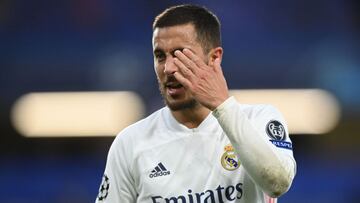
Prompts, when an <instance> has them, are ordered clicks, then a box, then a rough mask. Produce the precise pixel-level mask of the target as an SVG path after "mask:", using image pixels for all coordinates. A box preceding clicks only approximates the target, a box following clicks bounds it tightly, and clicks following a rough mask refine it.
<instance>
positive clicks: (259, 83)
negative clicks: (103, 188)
mask: <svg viewBox="0 0 360 203" xmlns="http://www.w3.org/2000/svg"><path fill="white" fill-rule="evenodd" d="M178 3H183V2H182V1H166V0H159V1H148V0H134V1H128V2H127V1H124V0H117V1H115V0H58V1H55V0H30V1H27V0H0V92H1V94H0V202H4V203H6V202H11V203H18V202H29V203H38V202H39V203H45V202H46V203H48V202H54V203H62V202H78V203H82V202H93V201H94V200H95V198H96V196H97V192H98V187H99V184H100V182H101V177H102V173H103V170H104V166H105V161H106V154H107V150H108V149H109V146H110V144H111V142H112V140H113V139H114V137H112V136H105V137H104V136H102V135H105V133H104V134H101V133H99V134H97V135H95V136H93V135H92V136H91V137H79V136H77V135H75V134H74V135H73V136H74V137H72V136H67V137H61V135H59V136H58V137H52V138H50V137H37V138H29V137H24V136H23V135H21V134H20V133H19V132H20V131H19V130H16V129H15V127H16V124H15V123H14V122H13V120H14V119H13V120H12V118H13V117H12V116H11V115H12V114H13V112H14V105H15V103H16V101H18V99H19V98H20V97H22V96H23V95H25V94H27V93H30V92H74V91H75V92H79V91H86V92H88V91H96V92H101V91H132V92H135V93H136V94H137V95H138V96H139V97H140V98H141V99H142V101H143V105H144V112H143V113H144V115H148V114H150V113H151V112H153V111H155V110H156V109H158V108H160V107H161V106H163V103H162V101H161V98H160V96H159V93H158V87H157V82H156V79H155V74H154V71H153V64H152V48H151V35H152V32H151V24H152V20H153V18H154V16H155V15H156V14H158V13H159V12H160V11H162V10H163V9H164V8H166V7H168V6H170V5H174V4H178ZM191 3H197V4H201V5H205V6H207V7H208V8H210V9H211V10H213V11H214V12H215V13H216V14H217V15H218V16H219V18H220V19H221V21H222V33H223V47H224V49H225V58H224V61H223V69H224V73H225V76H226V77H227V81H228V85H229V87H230V88H231V89H289V88H291V89H304V88H305V89H306V88H317V89H324V90H326V91H328V92H329V93H331V94H332V95H334V96H335V97H336V99H337V101H338V102H339V104H340V107H341V117H340V120H339V123H338V124H337V125H336V127H335V128H333V129H332V130H331V131H329V132H326V133H325V134H320V135H315V134H301V133H300V134H299V133H297V134H292V135H291V137H292V140H293V144H294V154H295V157H296V159H297V163H298V172H297V176H296V178H295V180H294V183H293V186H292V188H291V189H290V191H289V192H288V193H287V194H285V195H284V196H283V197H282V198H281V199H280V201H279V202H284V203H304V202H315V203H335V202H336V203H338V202H347V203H349V202H350V203H355V202H360V193H359V188H360V183H359V181H360V177H359V176H360V175H359V171H360V162H359V160H360V159H359V155H360V153H359V152H360V147H359V146H360V136H359V131H360V125H359V124H360V122H359V121H360V57H359V56H360V3H359V1H357V0H327V1H325V0H302V1H300V0H297V1H288V0H273V1H267V0H256V1H235V0H231V1H221V2H220V1H201V0H198V1H192V2H191ZM283 99H284V100H286V99H287V98H283ZM310 103H311V101H310ZM100 108H101V107H100ZM20 112H21V111H20ZM50 113H51V112H50ZM296 113H297V112H296V109H294V112H293V114H295V116H296ZM20 114H21V113H20ZM131 114H132V112H131V111H130V113H121V116H122V117H129V116H130V117H131V116H133V115H131ZM24 116H25V115H24ZM20 117H22V116H21V115H20ZM49 118H51V116H50V117H49ZM327 119H328V118H327V117H326V116H325V115H324V116H323V115H320V119H319V120H325V121H326V120H327ZM299 122H301V121H299ZM314 124H315V125H316V122H314Z"/></svg>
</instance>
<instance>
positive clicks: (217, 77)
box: [174, 49, 229, 111]
mask: <svg viewBox="0 0 360 203" xmlns="http://www.w3.org/2000/svg"><path fill="white" fill-rule="evenodd" d="M175 56H176V58H174V63H175V65H176V66H177V67H178V68H179V71H177V72H175V73H174V76H175V78H176V79H177V80H178V81H179V82H180V83H181V84H182V85H183V86H184V88H185V89H187V90H189V91H190V92H191V94H192V95H193V96H194V98H195V100H197V101H198V102H199V103H200V104H202V105H203V106H205V107H206V108H208V109H210V110H211V111H213V110H214V109H216V107H218V106H219V105H220V104H222V103H223V102H224V101H225V100H226V99H227V98H228V97H229V93H228V87H227V84H226V80H225V77H224V75H223V72H222V69H221V66H220V59H219V58H216V59H215V60H214V61H211V60H210V61H209V64H208V65H207V64H205V62H204V61H203V60H202V59H201V58H199V57H198V56H197V55H195V54H194V53H193V52H192V51H190V50H189V49H183V51H182V52H181V51H179V50H177V51H175Z"/></svg>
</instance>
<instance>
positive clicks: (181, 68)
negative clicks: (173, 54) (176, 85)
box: [174, 58, 194, 79]
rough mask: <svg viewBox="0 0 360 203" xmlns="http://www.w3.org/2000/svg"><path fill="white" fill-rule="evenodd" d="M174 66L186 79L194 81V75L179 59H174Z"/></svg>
mask: <svg viewBox="0 0 360 203" xmlns="http://www.w3.org/2000/svg"><path fill="white" fill-rule="evenodd" d="M174 64H175V65H176V66H177V67H178V68H179V71H180V72H181V74H182V75H183V76H184V77H185V78H187V79H192V78H193V77H194V73H193V72H192V71H191V70H190V69H189V68H188V67H187V66H185V64H184V63H183V62H182V61H180V60H179V59H178V58H174Z"/></svg>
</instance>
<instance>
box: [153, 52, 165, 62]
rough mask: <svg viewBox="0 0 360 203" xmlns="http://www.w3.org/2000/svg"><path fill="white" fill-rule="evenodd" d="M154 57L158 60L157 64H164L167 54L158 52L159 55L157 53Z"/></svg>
mask: <svg viewBox="0 0 360 203" xmlns="http://www.w3.org/2000/svg"><path fill="white" fill-rule="evenodd" d="M154 57H155V60H156V61H157V62H162V61H164V60H165V58H166V56H165V54H164V53H162V52H157V53H155V54H154Z"/></svg>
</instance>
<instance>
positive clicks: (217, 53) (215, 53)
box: [208, 47, 224, 66]
mask: <svg viewBox="0 0 360 203" xmlns="http://www.w3.org/2000/svg"><path fill="white" fill-rule="evenodd" d="M223 53H224V50H223V48H222V47H216V48H213V49H211V50H210V51H209V55H208V57H209V65H211V66H212V65H213V64H214V61H215V59H217V58H218V59H219V60H220V63H221V61H222V56H223Z"/></svg>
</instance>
